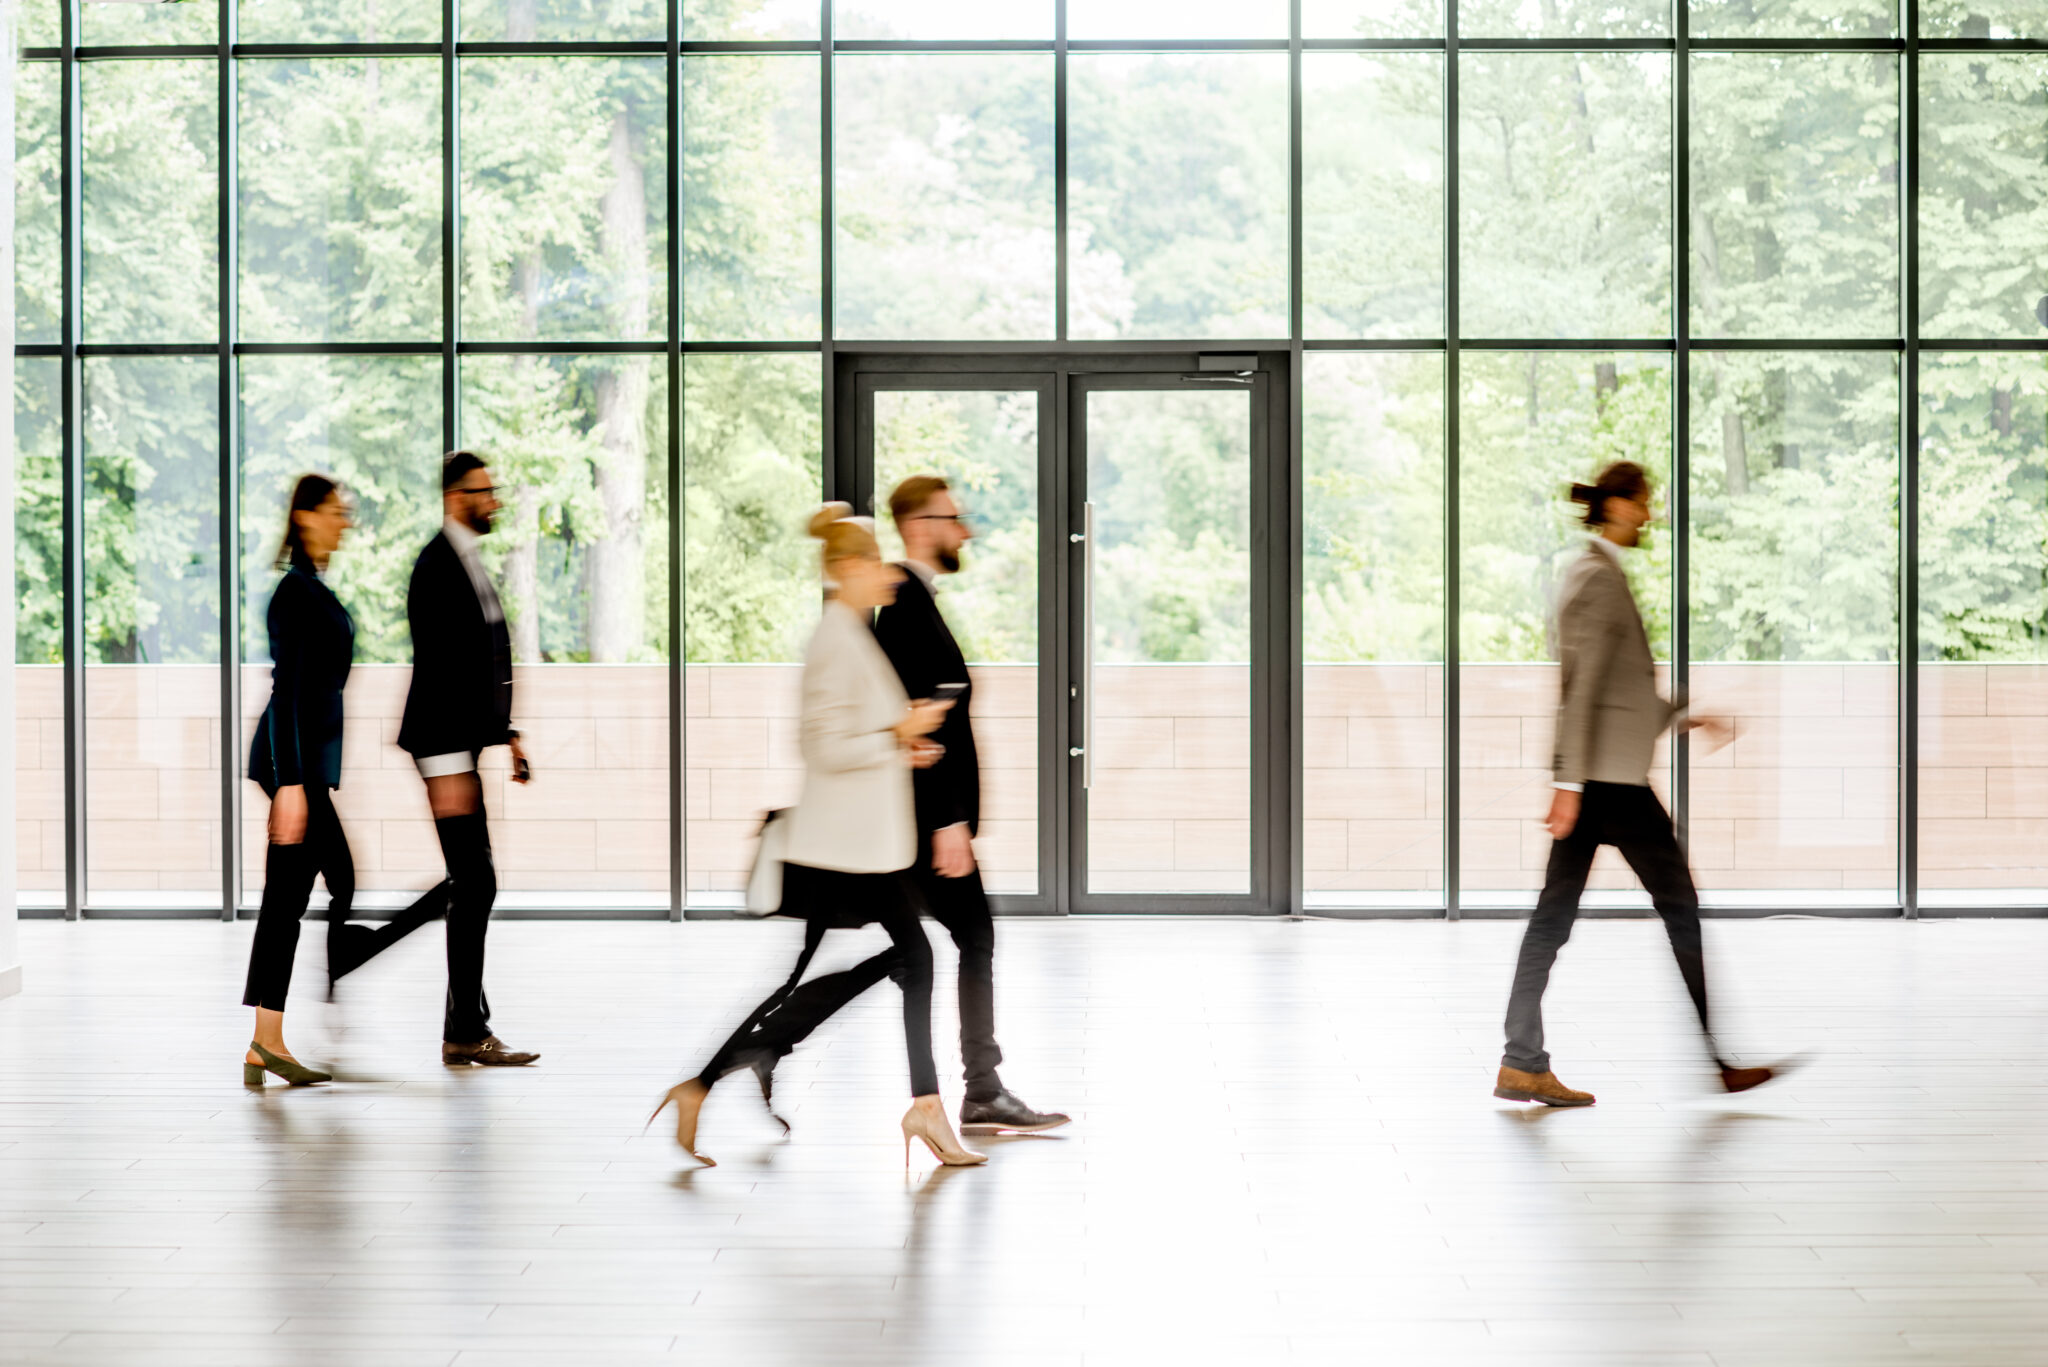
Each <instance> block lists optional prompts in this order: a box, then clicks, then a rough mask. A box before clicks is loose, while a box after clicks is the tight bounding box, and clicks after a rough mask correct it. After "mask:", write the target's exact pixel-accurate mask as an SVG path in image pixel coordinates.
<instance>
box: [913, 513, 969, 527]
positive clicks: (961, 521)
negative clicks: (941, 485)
mask: <svg viewBox="0 0 2048 1367" xmlns="http://www.w3.org/2000/svg"><path fill="white" fill-rule="evenodd" d="M903 520H904V521H905V522H951V523H954V524H955V525H957V526H961V527H967V526H972V525H973V523H974V514H972V513H917V514H914V515H912V516H910V517H906V518H904V519H903Z"/></svg>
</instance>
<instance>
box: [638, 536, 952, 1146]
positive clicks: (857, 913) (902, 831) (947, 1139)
mask: <svg viewBox="0 0 2048 1367" xmlns="http://www.w3.org/2000/svg"><path fill="white" fill-rule="evenodd" d="M852 511H853V510H852V509H851V508H850V507H848V506H847V505H846V504H844V503H828V504H826V505H825V506H824V507H823V508H821V509H820V510H819V511H818V512H817V513H816V514H815V515H814V516H813V517H812V518H811V525H810V532H811V535H812V536H814V537H816V538H817V539H818V540H820V541H822V542H823V543H824V573H825V579H826V582H827V583H828V584H830V585H832V586H833V588H834V590H835V592H834V593H833V596H832V598H831V599H830V600H829V601H827V602H826V604H825V610H824V613H823V614H822V615H821V617H820V618H819V621H818V628H817V630H816V632H814V633H813V634H812V636H811V643H810V646H809V647H808V648H807V649H806V650H805V651H804V677H803V721H802V728H801V731H800V734H799V740H800V746H801V749H802V751H803V760H804V789H803V796H802V798H801V799H800V800H799V801H798V803H797V806H796V809H795V810H794V811H792V812H790V813H789V815H788V816H787V817H786V818H784V819H785V820H787V821H788V822H789V823H790V826H789V844H788V849H787V852H786V854H785V856H784V863H783V873H782V914H783V915H785V916H801V917H802V918H803V919H804V920H805V921H806V922H808V929H807V931H806V933H805V936H804V951H803V954H802V956H801V957H799V958H798V960H797V967H796V971H795V972H794V973H792V974H791V975H790V977H789V980H788V981H787V982H785V983H784V984H783V985H782V986H781V987H779V988H777V989H776V990H775V992H773V993H772V994H770V996H769V997H768V999H767V1000H766V1001H764V1002H763V1003H761V1005H760V1006H759V1007H757V1008H756V1009H755V1010H754V1011H753V1012H752V1013H751V1014H750V1015H749V1016H748V1017H747V1019H746V1021H744V1022H743V1023H742V1024H741V1026H740V1028H739V1029H738V1030H736V1031H735V1032H733V1034H732V1036H731V1037H730V1038H728V1039H727V1040H726V1042H725V1043H724V1044H722V1045H720V1046H719V1048H718V1051H717V1052H716V1053H715V1054H713V1055H712V1057H711V1061H710V1062H709V1063H707V1064H706V1065H705V1066H704V1068H703V1070H702V1071H700V1072H699V1073H698V1074H697V1075H696V1076H695V1077H693V1078H691V1079H690V1080H689V1081H687V1082H683V1083H680V1084H678V1085H677V1086H674V1087H671V1088H670V1089H669V1091H668V1093H667V1095H666V1096H664V1097H663V1098H662V1103H661V1107H665V1106H668V1105H670V1104H673V1105H674V1106H675V1108H676V1143H678V1144H680V1145H681V1146H682V1147H683V1148H684V1149H686V1150H688V1151H689V1153H690V1155H691V1156H692V1157H694V1158H695V1159H697V1161H698V1162H700V1163H703V1164H704V1165H705V1166H706V1167H710V1166H713V1163H712V1160H711V1159H710V1158H708V1157H706V1156H705V1155H704V1154H702V1153H700V1152H698V1150H697V1115H698V1112H699V1111H700V1110H701V1109H702V1108H703V1105H704V1099H705V1098H706V1097H707V1096H709V1095H710V1093H711V1088H712V1086H713V1085H714V1084H716V1083H717V1081H718V1080H719V1079H720V1078H722V1077H724V1076H725V1075H726V1074H728V1073H731V1072H735V1071H737V1070H739V1069H741V1068H755V1070H756V1072H757V1073H760V1074H762V1075H763V1076H764V1077H765V1076H766V1071H765V1070H764V1069H762V1068H761V1067H759V1066H758V1065H760V1064H762V1063H766V1064H767V1069H770V1070H772V1068H773V1055H772V1054H770V1055H768V1057H766V1058H763V1057H761V1055H762V1054H763V1053H764V1050H763V1049H762V1047H761V1046H760V1044H759V1043H758V1042H757V1036H758V1035H759V1033H760V1027H761V1025H762V1023H763V1022H764V1021H766V1020H768V1019H769V1018H770V1017H771V1016H773V1015H774V1014H775V1013H776V1012H777V1011H779V1010H784V1009H786V1008H787V1007H788V1006H789V1005H790V1003H789V997H790V993H791V991H792V990H793V989H794V988H795V986H796V983H797V980H798V979H800V978H801V977H802V976H803V972H804V969H805V967H806V966H808V964H809V962H810V959H811V955H812V953H813V952H814V951H815V950H816V949H817V947H818V942H819V941H820V940H821V939H822V938H823V936H824V933H825V932H826V931H827V930H833V929H845V928H851V927H855V926H865V925H872V924H877V923H879V924H880V925H881V926H882V927H883V929H885V930H887V931H888V932H889V938H890V939H891V940H892V941H893V942H894V943H895V947H896V952H897V953H898V954H899V955H900V956H901V958H902V964H903V968H902V978H901V985H902V988H903V1036H904V1043H905V1045H906V1047H907V1048H908V1050H909V1054H910V1091H911V1098H912V1100H911V1103H910V1109H909V1110H908V1111H907V1112H905V1113H904V1116H903V1152H904V1161H905V1162H908V1161H909V1156H910V1141H911V1140H913V1139H920V1140H923V1141H924V1143H925V1146H926V1147H927V1148H929V1149H930V1150H931V1151H932V1154H933V1156H934V1157H936V1158H937V1159H938V1160H939V1161H940V1162H941V1163H944V1164H947V1165H949V1166H966V1165H971V1164H975V1163H985V1162H987V1161H988V1160H987V1158H986V1157H984V1156H983V1155H981V1154H978V1153H973V1152H971V1151H969V1150H967V1149H965V1148H962V1147H961V1145H960V1142H959V1140H958V1139H956V1138H955V1137H954V1134H953V1127H952V1125H951V1123H950V1122H948V1120H947V1119H946V1113H945V1110H944V1109H943V1108H942V1107H941V1106H940V1104H939V1081H938V1068H937V1066H936V1065H935V1064H934V1062H933V1060H932V951H931V944H930V942H929V941H927V940H926V939H925V935H924V927H923V926H922V925H921V924H919V921H918V912H919V905H918V902H917V897H916V892H915V890H914V886H913V884H912V883H911V881H910V879H909V876H908V871H909V868H910V865H911V862H912V861H913V860H914V859H915V858H916V857H917V824H916V815H915V808H914V804H913V801H912V796H911V786H910V771H911V769H912V767H913V766H916V765H919V764H929V763H930V762H931V761H932V760H933V759H935V758H936V757H937V756H936V754H935V753H933V749H932V747H931V746H930V744H929V742H924V741H923V739H922V738H923V737H925V736H928V735H930V734H931V733H932V732H933V731H934V730H936V729H937V728H938V725H939V722H940V721H941V720H942V719H943V718H944V716H945V713H946V709H947V708H948V707H950V706H951V705H952V704H950V703H935V702H930V701H919V702H915V703H913V702H911V701H910V699H909V698H907V697H906V696H905V695H904V692H903V685H902V684H901V683H899V682H898V681H897V678H896V670H895V668H894V667H893V666H892V665H890V663H889V657H888V656H886V655H884V654H883V653H882V648H881V646H880V645H879V644H878V643H877V642H876V640H875V635H874V629H873V626H872V622H873V618H874V613H875V610H876V609H877V608H879V607H881V606H882V605H884V604H886V603H892V602H894V601H895V599H896V586H897V584H899V583H901V582H902V579H903V571H902V570H900V569H898V568H897V567H896V566H894V565H890V564H887V563H885V562H884V561H883V559H882V553H881V548H880V547H879V546H878V545H877V544H876V543H875V534H874V531H873V529H872V528H871V527H870V526H869V525H868V523H867V521H866V520H865V519H862V518H855V517H852V516H850V514H851V513H852ZM798 1009H801V1008H800V1007H799V1008H798ZM661 1107H656V1108H655V1114H656V1115H659V1114H660V1113H661Z"/></svg>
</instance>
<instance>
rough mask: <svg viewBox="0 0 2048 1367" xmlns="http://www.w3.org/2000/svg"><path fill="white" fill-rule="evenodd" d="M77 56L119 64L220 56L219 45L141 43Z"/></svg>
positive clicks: (83, 51) (85, 49) (92, 49)
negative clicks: (144, 60)
mask: <svg viewBox="0 0 2048 1367" xmlns="http://www.w3.org/2000/svg"><path fill="white" fill-rule="evenodd" d="M57 51H58V52H59V53H60V55H61V52H62V49H58V50H57ZM77 54H78V60H79V61H81V62H92V61H110V62H121V61H133V60H137V59H148V60H151V61H174V60H179V59H183V60H187V61H190V60H191V59H193V58H196V57H206V58H214V59H218V58H219V56H220V44H218V43H159V44H156V45H155V46H150V45H148V44H141V43H123V44H109V45H103V46H94V47H81V48H78V49H77Z"/></svg>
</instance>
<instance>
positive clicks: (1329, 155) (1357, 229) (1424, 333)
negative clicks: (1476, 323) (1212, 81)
mask: <svg viewBox="0 0 2048 1367" xmlns="http://www.w3.org/2000/svg"><path fill="white" fill-rule="evenodd" d="M1301 83H1302V90H1303V109H1304V111H1305V117H1304V118H1303V121H1302V152H1301V157H1302V186H1301V196H1302V213H1303V217H1302V251H1303V258H1302V289H1303V293H1304V296H1305V298H1306V300H1307V313H1306V317H1307V329H1308V335H1309V336H1311V337H1440V336H1442V335H1443V330H1444V305H1443V289H1444V207H1443V206H1444V139H1443V120H1444V108H1443V100H1444V95H1443V59H1442V58H1441V57H1439V56H1437V55H1436V54H1434V53H1419V52H1418V53H1370V54H1367V53H1359V54H1353V53H1347V52H1311V53H1307V54H1304V55H1303V57H1302V59H1301Z"/></svg>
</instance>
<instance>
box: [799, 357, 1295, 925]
mask: <svg viewBox="0 0 2048 1367" xmlns="http://www.w3.org/2000/svg"><path fill="white" fill-rule="evenodd" d="M1232 359H1236V358H1232ZM1276 359H1277V358H1273V357H1270V356H1261V357H1258V358H1256V360H1255V361H1254V358H1251V357H1246V358H1244V360H1245V361H1246V362H1248V363H1251V364H1256V365H1257V366H1259V367H1261V368H1259V369H1256V370H1249V369H1248V370H1246V371H1243V372H1238V371H1231V370H1224V371H1216V370H1213V369H1205V368H1204V361H1203V358H1201V357H1198V356H1194V355H1151V356H1127V357H1126V356H1119V357H1094V356H1058V357H1051V356H1047V357H1038V356H1032V357H1029V358H1026V357H990V358H988V360H987V362H986V363H984V362H983V360H982V358H979V357H972V356H910V355H876V356H862V355H847V356H844V357H842V358H841V361H840V366H841V368H840V370H839V372H838V374H839V384H840V388H839V390H838V396H839V403H840V405H841V407H840V409H839V413H840V415H841V417H840V420H839V422H838V423H837V424H835V428H834V430H835V432H836V434H837V436H836V440H835V445H834V451H835V453H836V456H835V460H834V464H833V467H832V474H831V476H830V479H829V481H828V484H827V487H826V490H825V492H826V495H827V496H828V497H840V498H845V499H847V500H848V501H850V502H852V503H854V504H855V505H856V506H857V507H860V508H861V509H863V510H864V511H866V510H872V511H873V512H874V514H875V521H876V530H877V532H878V533H879V535H880V537H881V540H882V543H883V550H884V553H885V554H887V555H889V556H891V557H892V558H894V557H896V556H898V555H900V554H901V542H900V540H899V539H898V537H897V535H896V530H895V528H894V526H893V523H892V520H891V516H890V507H889V496H890V493H891V491H892V490H893V489H894V488H895V487H896V485H897V484H898V483H899V482H900V481H902V480H903V479H904V478H906V477H908V476H910V475H914V474H936V475H941V476H943V477H944V478H945V479H946V480H947V481H948V482H949V483H950V484H951V486H952V492H953V496H954V497H955V499H956V500H957V501H958V503H959V505H960V511H961V512H962V514H963V515H964V516H965V517H966V518H967V520H968V525H969V527H970V528H971V529H972V532H973V536H972V538H971V539H970V540H969V541H968V542H967V543H966V545H965V548H964V550H963V553H962V557H961V563H960V565H959V566H958V571H957V572H956V573H948V574H942V575H941V576H940V577H939V579H938V585H939V587H938V601H939V607H940V609H941V611H942V612H943V614H944V615H945V618H946V621H947V623H948V624H949V627H950V629H951V630H952V632H953V634H954V636H955V637H956V638H957V639H958V641H959V643H960V645H961V648H962V651H963V653H964V654H965V655H966V657H967V661H968V673H969V676H970V678H969V680H968V681H969V682H970V683H971V684H972V685H973V689H972V693H971V694H970V699H969V700H970V706H971V709H972V712H971V717H972V721H973V727H974V735H975V739H976V749H977V751H978V752H979V758H980V768H981V811H982V822H981V827H980V831H979V833H978V836H977V839H976V841H975V849H976V855H977V858H978V860H979V863H980V869H981V874H982V878H983V881H984V882H985V884H986V885H987V887H988V890H989V892H990V894H991V896H992V897H993V898H994V899H995V901H996V906H997V909H998V910H999V911H1005V912H1012V913H1018V912H1022V913H1031V912H1054V913H1057V912H1064V911H1074V912H1086V911H1092V912H1141V911H1161V912H1186V911H1216V912H1235V913H1242V912H1269V911H1274V910H1278V909H1281V899H1282V896H1283V895H1284V894H1283V893H1279V892H1276V890H1275V889H1276V885H1279V884H1284V881H1285V877H1286V861H1287V860H1288V858H1289V857H1290V853H1295V857H1297V858H1298V853H1296V852H1293V851H1291V849H1290V846H1289V844H1288V839H1289V834H1288V833H1289V832H1291V831H1293V830H1294V829H1295V827H1294V825H1293V823H1292V821H1291V819H1290V818H1289V817H1288V816H1287V812H1288V810H1290V808H1289V803H1290V801H1291V797H1290V793H1289V791H1288V788H1287V786H1286V783H1287V778H1286V771H1285V770H1284V769H1282V768H1281V766H1283V765H1286V764H1288V763H1289V760H1290V757H1291V754H1292V749H1291V741H1290V739H1289V736H1288V734H1287V733H1286V731H1285V730H1284V728H1283V726H1282V723H1283V722H1284V720H1285V718H1286V716H1287V709H1288V705H1289V704H1288V698H1289V696H1290V695H1289V693H1288V691H1287V685H1286V681H1285V679H1284V677H1282V676H1283V675H1284V671H1285V664H1286V661H1287V660H1288V658H1289V656H1290V647H1289V645H1288V639H1289V638H1288V636H1287V632H1288V630H1289V629H1290V628H1289V626H1288V621H1289V618H1288V617H1287V613H1286V608H1287V604H1288V592H1289V591H1288V590H1287V589H1286V588H1285V587H1284V585H1280V584H1278V583H1276V580H1275V577H1274V576H1275V574H1276V573H1277V572H1278V571H1276V569H1275V567H1274V563H1273V562H1274V561H1275V559H1276V556H1284V555H1285V554H1286V553H1287V552H1286V551H1285V549H1284V547H1285V545H1286V541H1285V538H1284V537H1277V536H1276V534H1275V532H1274V530H1273V527H1274V523H1275V519H1276V517H1277V516H1278V515H1279V510H1284V508H1285V507H1286V506H1287V505H1286V501H1285V498H1284V495H1283V494H1282V493H1280V492H1276V491H1275V489H1274V488H1273V487H1272V481H1273V479H1274V471H1273V467H1272V465H1271V463H1270V462H1269V460H1268V455H1267V453H1268V449H1269V446H1271V445H1272V444H1275V442H1276V438H1275V437H1274V435H1273V433H1274V430H1275V429H1276V428H1284V420H1285V415H1284V413H1281V414H1277V415H1276V414H1275V412H1274V411H1273V405H1274V404H1275V403H1276V402H1277V403H1284V401H1285V395H1286V392H1287V390H1286V383H1285V374H1284V372H1283V371H1276V370H1274V369H1271V368H1269V367H1271V366H1272V365H1273V364H1274V361H1275V360H1276ZM1004 362H1008V364H1009V366H1010V367H1012V368H1009V369H1003V368H1000V367H1002V365H1003V363H1004ZM1034 362H1035V363H1036V364H1032V363H1034ZM1020 363H1022V364H1020ZM984 364H985V365H986V368H983V367H984ZM1027 366H1028V367H1029V368H1026V367H1027ZM1041 367H1042V368H1041ZM1276 394H1277V395H1278V396H1279V397H1278V398H1275V395H1276ZM1276 547H1280V548H1281V549H1279V550H1277V551H1276V549H1275V548H1276ZM1282 568H1284V566H1283V567H1282ZM1276 680H1277V681H1276Z"/></svg>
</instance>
